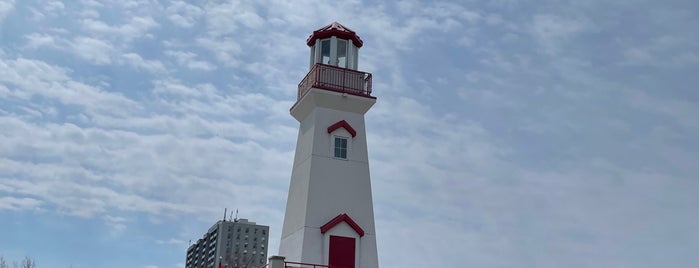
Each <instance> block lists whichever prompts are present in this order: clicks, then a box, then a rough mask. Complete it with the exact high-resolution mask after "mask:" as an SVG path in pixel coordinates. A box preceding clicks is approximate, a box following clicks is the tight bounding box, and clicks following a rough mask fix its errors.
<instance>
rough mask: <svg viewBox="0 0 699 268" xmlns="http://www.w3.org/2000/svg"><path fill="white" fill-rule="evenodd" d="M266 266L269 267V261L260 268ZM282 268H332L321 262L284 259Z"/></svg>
mask: <svg viewBox="0 0 699 268" xmlns="http://www.w3.org/2000/svg"><path fill="white" fill-rule="evenodd" d="M267 267H269V263H268V264H265V265H263V266H262V267H260V268H267ZM284 268H332V267H330V266H327V265H322V264H312V263H302V262H290V261H285V262H284Z"/></svg>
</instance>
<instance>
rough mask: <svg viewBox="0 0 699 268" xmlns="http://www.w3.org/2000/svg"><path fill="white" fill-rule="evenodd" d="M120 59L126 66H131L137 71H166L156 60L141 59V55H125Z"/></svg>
mask: <svg viewBox="0 0 699 268" xmlns="http://www.w3.org/2000/svg"><path fill="white" fill-rule="evenodd" d="M122 59H123V60H125V61H126V63H127V64H128V65H131V66H133V67H135V68H137V69H142V70H145V71H148V72H152V73H163V72H165V71H166V69H165V66H164V65H163V64H162V63H161V62H160V61H158V60H146V59H143V58H142V57H141V55H139V54H136V53H126V54H124V55H122Z"/></svg>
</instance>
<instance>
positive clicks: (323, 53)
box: [320, 39, 330, 64]
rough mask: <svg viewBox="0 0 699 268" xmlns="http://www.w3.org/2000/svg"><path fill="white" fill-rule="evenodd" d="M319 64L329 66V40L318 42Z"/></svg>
mask: <svg viewBox="0 0 699 268" xmlns="http://www.w3.org/2000/svg"><path fill="white" fill-rule="evenodd" d="M320 63H322V64H330V39H325V40H321V41H320Z"/></svg>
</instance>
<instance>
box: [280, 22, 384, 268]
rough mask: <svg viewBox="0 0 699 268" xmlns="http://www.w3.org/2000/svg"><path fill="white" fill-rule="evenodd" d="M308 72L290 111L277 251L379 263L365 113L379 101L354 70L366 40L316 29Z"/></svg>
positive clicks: (311, 258)
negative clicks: (290, 144) (294, 129)
mask: <svg viewBox="0 0 699 268" xmlns="http://www.w3.org/2000/svg"><path fill="white" fill-rule="evenodd" d="M307 44H308V46H309V47H311V57H310V58H311V61H310V62H311V64H310V72H309V73H308V74H307V75H306V77H305V78H304V79H303V81H301V83H299V88H298V99H297V101H296V103H295V104H294V106H292V107H291V115H292V116H293V117H294V118H296V120H298V121H299V122H300V128H299V134H298V140H297V142H296V155H295V156H294V166H293V171H292V173H291V183H290V185H289V196H288V199H287V203H286V214H285V216H284V227H283V228H282V238H281V242H280V246H279V254H280V255H281V256H284V257H286V260H287V261H292V262H301V263H312V264H323V265H330V266H331V267H333V268H376V267H378V256H377V248H376V233H375V228H374V209H373V204H372V198H371V182H370V178H369V159H368V155H367V142H366V131H365V129H364V114H365V113H366V112H367V111H368V110H369V108H371V106H372V105H374V103H375V102H376V98H375V97H373V96H371V74H370V73H365V72H361V71H357V60H358V56H359V54H358V51H359V48H360V47H361V46H362V44H363V42H362V40H361V39H360V38H359V36H357V34H356V33H355V32H354V31H352V30H350V29H349V28H347V27H344V26H342V25H341V24H339V23H337V22H334V23H332V24H330V25H327V26H325V27H323V28H320V29H318V30H316V31H314V32H313V34H312V35H311V36H310V37H309V38H308V40H307Z"/></svg>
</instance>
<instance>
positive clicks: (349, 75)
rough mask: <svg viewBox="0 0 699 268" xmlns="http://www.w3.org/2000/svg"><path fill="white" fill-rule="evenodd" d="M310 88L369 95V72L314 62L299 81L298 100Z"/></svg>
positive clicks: (363, 95)
mask: <svg viewBox="0 0 699 268" xmlns="http://www.w3.org/2000/svg"><path fill="white" fill-rule="evenodd" d="M311 88H320V89H325V90H330V91H335V92H340V93H347V94H352V95H357V96H362V97H370V98H374V97H372V96H371V74H370V73H365V72H360V71H355V70H352V69H346V68H340V67H336V66H332V65H326V64H321V63H316V64H315V65H314V66H313V69H311V71H310V72H308V74H307V75H306V77H304V78H303V80H302V81H301V83H299V92H298V100H300V99H301V98H302V97H303V95H305V94H306V93H307V92H308V91H309V90H310V89H311Z"/></svg>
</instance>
